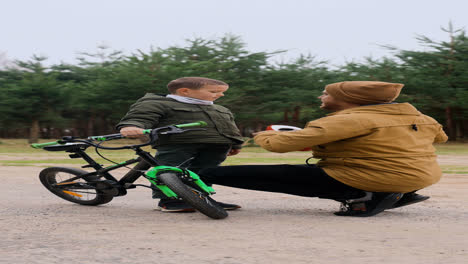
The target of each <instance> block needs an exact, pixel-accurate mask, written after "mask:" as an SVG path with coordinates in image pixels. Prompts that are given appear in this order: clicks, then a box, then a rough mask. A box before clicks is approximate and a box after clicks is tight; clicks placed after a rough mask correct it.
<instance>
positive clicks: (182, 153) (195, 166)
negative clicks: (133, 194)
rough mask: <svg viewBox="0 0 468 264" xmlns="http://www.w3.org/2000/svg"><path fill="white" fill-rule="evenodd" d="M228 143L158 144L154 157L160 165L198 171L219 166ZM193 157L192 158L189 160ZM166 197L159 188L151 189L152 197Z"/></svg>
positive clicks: (226, 150) (229, 147) (225, 155)
mask: <svg viewBox="0 0 468 264" xmlns="http://www.w3.org/2000/svg"><path fill="white" fill-rule="evenodd" d="M230 149H231V145H228V144H178V145H170V146H160V147H158V151H157V152H156V159H157V160H158V162H159V164H160V165H166V166H179V165H181V164H183V165H182V166H181V167H182V168H186V169H189V170H191V171H193V172H195V173H198V171H199V170H201V169H202V168H209V167H216V166H219V165H220V164H221V163H222V162H223V161H224V160H225V159H226V157H227V154H228V152H229V150H230ZM191 158H193V159H192V160H190V159H191ZM164 197H166V196H165V195H164V194H163V193H162V192H161V191H160V190H154V189H153V198H154V199H158V198H164Z"/></svg>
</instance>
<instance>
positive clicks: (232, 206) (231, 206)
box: [217, 202, 242, 211]
mask: <svg viewBox="0 0 468 264" xmlns="http://www.w3.org/2000/svg"><path fill="white" fill-rule="evenodd" d="M217 203H218V204H219V205H221V207H222V208H224V210H227V211H230V210H236V209H239V208H242V207H241V206H240V205H237V204H228V203H221V202H217Z"/></svg>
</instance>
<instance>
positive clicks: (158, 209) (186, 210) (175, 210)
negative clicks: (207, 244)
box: [155, 206, 242, 213]
mask: <svg viewBox="0 0 468 264" xmlns="http://www.w3.org/2000/svg"><path fill="white" fill-rule="evenodd" d="M240 208H242V207H240V206H239V207H228V208H223V209H224V210H226V211H233V210H237V209H240ZM155 210H157V211H161V212H173V213H174V212H175V213H177V212H182V213H183V212H196V211H197V210H195V209H193V208H187V209H166V208H163V207H159V206H158V207H157V208H156V209H155Z"/></svg>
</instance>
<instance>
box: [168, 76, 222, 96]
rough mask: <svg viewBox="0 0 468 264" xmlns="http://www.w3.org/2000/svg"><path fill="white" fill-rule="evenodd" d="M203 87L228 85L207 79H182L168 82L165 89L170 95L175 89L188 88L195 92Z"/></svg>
mask: <svg viewBox="0 0 468 264" xmlns="http://www.w3.org/2000/svg"><path fill="white" fill-rule="evenodd" d="M205 85H226V86H227V85H228V84H227V83H225V82H223V81H219V80H215V79H209V78H204V77H182V78H178V79H175V80H173V81H170V82H169V83H168V84H167V89H168V90H169V92H170V93H171V94H173V93H175V91H177V89H180V88H188V89H193V90H197V89H200V88H202V87H203V86H205Z"/></svg>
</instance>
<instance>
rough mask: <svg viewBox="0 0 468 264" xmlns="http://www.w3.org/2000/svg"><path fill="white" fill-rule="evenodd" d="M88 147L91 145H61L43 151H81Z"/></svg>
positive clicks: (45, 148)
mask: <svg viewBox="0 0 468 264" xmlns="http://www.w3.org/2000/svg"><path fill="white" fill-rule="evenodd" d="M87 147H89V145H87V144H83V143H66V144H63V145H60V144H59V145H52V146H47V147H44V148H43V149H44V150H47V151H76V150H79V149H85V148H87Z"/></svg>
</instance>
